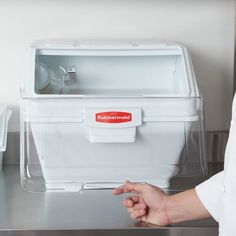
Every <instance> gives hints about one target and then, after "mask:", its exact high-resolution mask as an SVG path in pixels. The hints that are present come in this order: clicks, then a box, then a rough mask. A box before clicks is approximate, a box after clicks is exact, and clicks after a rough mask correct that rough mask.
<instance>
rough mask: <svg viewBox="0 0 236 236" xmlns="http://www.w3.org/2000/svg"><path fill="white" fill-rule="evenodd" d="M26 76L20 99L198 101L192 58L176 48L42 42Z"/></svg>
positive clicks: (168, 45)
mask: <svg viewBox="0 0 236 236" xmlns="http://www.w3.org/2000/svg"><path fill="white" fill-rule="evenodd" d="M26 70H27V72H28V73H27V75H26V77H25V81H24V83H23V85H22V90H21V91H22V93H21V95H22V98H48V97H50V98H52V97H60V98H63V97H80V98H101V97H102V98H104V97H105V98H111V97H118V98H123V97H145V98H150V97H161V98H163V97H164V98H166V97H167V98H168V97H176V98H178V97H199V92H198V87H197V84H196V80H195V75H194V72H193V68H192V62H191V58H190V56H189V54H188V52H187V50H186V48H185V47H183V46H181V45H179V44H174V43H163V42H160V43H151V42H148V43H145V42H130V41H127V42H114V43H112V42H97V43H96V42H87V43H86V42H79V41H77V40H71V41H70V40H68V41H60V42H56V41H48V42H47V41H44V42H38V43H35V44H33V46H32V47H31V49H30V50H29V53H28V62H27V69H26Z"/></svg>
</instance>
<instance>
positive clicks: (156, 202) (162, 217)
mask: <svg viewBox="0 0 236 236" xmlns="http://www.w3.org/2000/svg"><path fill="white" fill-rule="evenodd" d="M130 192H132V193H137V195H134V196H130V197H127V198H126V199H125V200H124V206H125V207H126V208H127V210H128V212H129V214H130V216H131V218H132V219H134V220H137V221H143V222H147V223H152V224H157V225H160V226H164V225H168V224H170V223H171V222H170V219H169V217H168V215H167V211H166V202H167V197H168V196H167V195H166V194H165V193H164V192H162V190H161V189H160V188H158V187H156V186H153V185H150V184H138V183H132V182H130V181H126V182H125V184H124V185H123V186H122V187H119V188H116V189H114V190H113V194H114V195H120V194H123V193H130Z"/></svg>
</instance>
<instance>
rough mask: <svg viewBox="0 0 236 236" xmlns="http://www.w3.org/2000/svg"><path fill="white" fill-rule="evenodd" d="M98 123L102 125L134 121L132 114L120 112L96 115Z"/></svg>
mask: <svg viewBox="0 0 236 236" xmlns="http://www.w3.org/2000/svg"><path fill="white" fill-rule="evenodd" d="M96 121H97V122H102V123H125V122H130V121H132V114H131V113H129V112H120V111H107V112H100V113H96Z"/></svg>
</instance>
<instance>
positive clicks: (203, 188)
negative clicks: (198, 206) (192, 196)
mask: <svg viewBox="0 0 236 236" xmlns="http://www.w3.org/2000/svg"><path fill="white" fill-rule="evenodd" d="M223 175H224V171H221V172H219V173H218V174H216V175H214V176H212V177H211V178H210V179H208V180H206V181H205V182H203V183H201V184H199V185H197V186H196V187H195V190H196V193H197V195H198V197H199V199H200V200H201V202H202V204H203V205H204V207H205V208H206V209H207V210H208V212H209V213H210V214H211V216H212V217H213V218H214V219H215V220H216V221H218V220H219V207H220V202H221V196H222V192H223Z"/></svg>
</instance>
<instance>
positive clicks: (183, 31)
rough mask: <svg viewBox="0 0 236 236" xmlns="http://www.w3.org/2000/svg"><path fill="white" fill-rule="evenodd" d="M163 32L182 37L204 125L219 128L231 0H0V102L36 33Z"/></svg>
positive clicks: (14, 83) (228, 73) (224, 122)
mask: <svg viewBox="0 0 236 236" xmlns="http://www.w3.org/2000/svg"><path fill="white" fill-rule="evenodd" d="M47 38H81V39H152V40H153V39H162V40H163V39H164V40H173V41H177V42H181V43H183V44H185V45H186V46H187V47H188V48H189V50H190V52H191V54H192V57H193V63H194V66H195V72H196V75H197V78H198V81H199V84H200V86H201V88H202V91H203V94H204V98H205V109H206V124H207V129H208V130H226V129H228V126H229V121H230V106H231V100H232V95H233V49H234V1H233V0H52V1H48V0H21V1H19V0H8V1H5V0H0V71H1V73H0V102H1V103H7V104H9V106H10V107H11V108H13V110H14V115H13V117H12V119H11V122H10V131H18V130H19V98H20V96H19V86H20V80H21V79H22V76H23V66H24V61H23V56H24V49H25V48H27V46H28V45H30V44H31V42H32V41H34V40H36V39H47Z"/></svg>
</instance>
